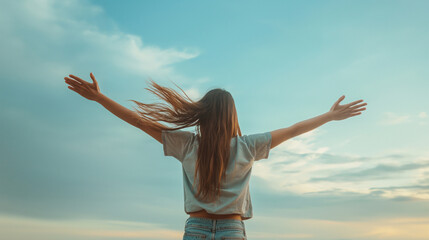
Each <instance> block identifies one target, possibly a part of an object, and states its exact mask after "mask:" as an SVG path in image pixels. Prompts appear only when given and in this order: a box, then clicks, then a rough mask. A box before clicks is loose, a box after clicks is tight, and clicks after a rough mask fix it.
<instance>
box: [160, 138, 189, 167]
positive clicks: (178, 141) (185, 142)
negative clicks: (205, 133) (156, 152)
mask: <svg viewBox="0 0 429 240" xmlns="http://www.w3.org/2000/svg"><path fill="white" fill-rule="evenodd" d="M194 137H195V134H194V133H192V132H188V131H183V130H162V133H161V138H162V145H163V148H164V155H165V156H172V157H175V158H176V159H177V160H179V161H180V162H183V158H184V157H185V155H186V153H187V152H188V150H189V149H190V147H191V145H192V143H193V141H194Z"/></svg>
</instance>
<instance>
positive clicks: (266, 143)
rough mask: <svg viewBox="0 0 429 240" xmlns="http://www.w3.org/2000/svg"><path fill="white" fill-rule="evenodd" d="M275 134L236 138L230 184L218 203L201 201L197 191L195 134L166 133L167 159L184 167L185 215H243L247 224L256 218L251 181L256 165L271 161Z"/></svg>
mask: <svg viewBox="0 0 429 240" xmlns="http://www.w3.org/2000/svg"><path fill="white" fill-rule="evenodd" d="M271 138H272V137H271V133H270V132H265V133H257V134H251V135H243V136H241V137H240V136H236V137H234V138H232V139H231V150H230V159H229V164H228V166H227V169H226V173H225V174H226V179H228V180H227V182H222V186H221V191H220V197H219V200H218V201H214V202H210V203H206V202H200V201H198V200H197V199H196V198H195V196H194V193H196V191H197V189H193V186H192V183H193V182H194V171H195V163H196V161H197V154H198V139H197V136H196V134H195V133H193V132H189V131H183V130H172V131H171V130H162V142H163V149H164V155H165V156H172V157H174V158H176V159H177V160H179V161H180V162H181V163H182V171H183V188H184V200H185V212H186V213H190V212H196V211H200V210H203V209H205V210H206V211H207V212H208V213H212V214H240V215H241V217H242V219H243V220H247V219H250V218H252V217H253V211H252V201H251V199H250V193H249V180H250V175H251V171H252V166H253V162H254V161H258V160H260V159H267V158H268V155H269V152H270V147H271Z"/></svg>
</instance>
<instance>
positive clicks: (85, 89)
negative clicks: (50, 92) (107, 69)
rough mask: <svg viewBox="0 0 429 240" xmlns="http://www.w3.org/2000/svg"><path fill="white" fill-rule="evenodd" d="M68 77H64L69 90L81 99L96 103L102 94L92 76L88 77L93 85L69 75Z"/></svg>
mask: <svg viewBox="0 0 429 240" xmlns="http://www.w3.org/2000/svg"><path fill="white" fill-rule="evenodd" d="M69 76H70V78H69V77H65V78H64V79H65V82H66V83H67V84H69V85H70V86H68V88H69V89H71V90H73V91H75V92H77V93H79V94H80V95H81V96H82V97H84V98H86V99H89V100H93V101H97V99H98V97H100V96H101V95H102V94H101V92H100V87H99V86H98V82H97V80H95V77H94V75H93V74H92V73H91V74H90V75H89V76H90V77H91V79H92V82H93V83H89V82H87V81H84V80H82V79H81V78H79V77H76V76H74V75H72V74H70V75H69Z"/></svg>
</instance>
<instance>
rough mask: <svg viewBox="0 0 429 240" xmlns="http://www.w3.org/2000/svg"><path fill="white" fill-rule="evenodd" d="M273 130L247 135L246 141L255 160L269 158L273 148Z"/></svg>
mask: <svg viewBox="0 0 429 240" xmlns="http://www.w3.org/2000/svg"><path fill="white" fill-rule="evenodd" d="M271 141H272V136H271V132H265V133H257V134H251V135H247V137H246V143H247V145H248V147H249V149H250V151H251V153H252V154H253V157H254V161H258V160H260V159H267V158H268V155H269V153H270V149H271Z"/></svg>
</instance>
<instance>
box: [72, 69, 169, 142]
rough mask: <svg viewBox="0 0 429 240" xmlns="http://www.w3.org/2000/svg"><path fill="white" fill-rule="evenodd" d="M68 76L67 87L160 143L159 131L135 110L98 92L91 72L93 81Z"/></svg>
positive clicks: (98, 89)
mask: <svg viewBox="0 0 429 240" xmlns="http://www.w3.org/2000/svg"><path fill="white" fill-rule="evenodd" d="M69 76H70V78H68V77H65V78H64V79H65V82H66V83H67V84H69V85H70V86H69V87H68V88H69V89H71V90H73V91H75V92H77V93H78V94H80V95H81V96H83V97H85V98H86V99H88V100H92V101H95V102H98V103H100V104H101V105H102V106H103V107H105V108H106V109H107V110H109V111H110V112H111V113H113V114H114V115H116V116H117V117H119V118H120V119H122V120H124V121H125V122H127V123H129V124H131V125H133V126H135V127H137V128H139V129H141V130H142V131H144V132H145V133H147V134H149V135H150V136H152V137H153V138H155V139H156V140H157V141H158V142H160V143H162V139H161V131H158V130H155V129H152V128H150V127H149V126H147V125H145V124H143V122H142V121H141V118H140V116H139V115H138V114H137V113H136V112H134V111H132V110H130V109H128V108H126V107H124V106H122V105H120V104H119V103H117V102H115V101H113V100H112V99H110V98H108V97H107V96H106V95H104V94H102V93H101V92H100V88H99V86H98V82H97V80H95V77H94V75H93V74H92V73H91V74H90V77H91V79H92V82H93V83H89V82H86V81H84V80H82V79H81V78H79V77H76V76H74V75H72V74H70V75H69Z"/></svg>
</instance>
